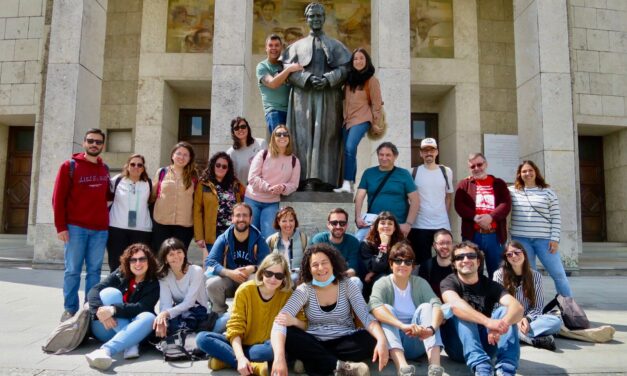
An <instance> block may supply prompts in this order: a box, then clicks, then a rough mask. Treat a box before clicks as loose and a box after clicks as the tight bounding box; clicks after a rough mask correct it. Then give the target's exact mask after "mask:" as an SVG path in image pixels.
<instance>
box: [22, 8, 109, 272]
mask: <svg viewBox="0 0 627 376" xmlns="http://www.w3.org/2000/svg"><path fill="white" fill-rule="evenodd" d="M106 6H107V2H106V1H103V0H57V1H55V2H54V4H53V9H52V25H51V32H50V48H49V50H50V52H49V58H48V74H47V78H46V93H45V104H44V112H43V126H42V128H43V129H42V140H43V142H42V144H41V154H40V155H41V160H40V173H39V181H40V182H42V184H39V185H38V186H37V189H38V191H37V209H36V210H37V216H36V222H35V226H36V235H35V254H34V258H33V262H34V263H42V262H54V261H59V262H60V261H62V260H63V249H62V244H61V242H60V241H58V240H57V236H56V229H55V227H54V217H53V213H52V207H51V201H52V191H53V182H54V181H55V177H56V174H57V171H58V169H59V166H60V165H61V163H63V161H64V160H66V159H68V158H70V156H71V154H72V153H73V152H78V151H80V150H82V147H81V145H82V141H83V136H84V133H85V131H86V130H87V129H89V128H97V127H98V126H99V123H100V93H101V83H102V67H103V56H104V41H105V28H106V17H107V9H106Z"/></svg>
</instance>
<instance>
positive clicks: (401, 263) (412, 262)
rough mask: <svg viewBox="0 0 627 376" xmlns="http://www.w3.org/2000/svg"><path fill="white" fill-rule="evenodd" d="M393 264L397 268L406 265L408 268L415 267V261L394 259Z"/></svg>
mask: <svg viewBox="0 0 627 376" xmlns="http://www.w3.org/2000/svg"><path fill="white" fill-rule="evenodd" d="M392 262H393V263H394V265H397V266H401V265H403V264H405V265H406V266H412V265H414V259H400V258H397V259H392Z"/></svg>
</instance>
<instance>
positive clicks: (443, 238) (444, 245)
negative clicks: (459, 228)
mask: <svg viewBox="0 0 627 376" xmlns="http://www.w3.org/2000/svg"><path fill="white" fill-rule="evenodd" d="M433 248H434V249H435V256H433V257H432V258H430V259H427V260H425V261H423V262H422V263H421V264H420V266H419V267H418V269H417V271H414V274H418V276H419V277H422V278H424V279H425V280H426V281H427V282H429V285H431V288H432V289H433V292H435V294H436V295H437V296H438V298H440V299H442V292H441V291H440V282H442V280H443V279H444V278H446V277H448V275H449V274H452V273H453V268H452V267H451V250H452V249H453V234H451V232H450V231H449V230H446V229H441V230H438V231H437V232H436V233H435V235H433Z"/></svg>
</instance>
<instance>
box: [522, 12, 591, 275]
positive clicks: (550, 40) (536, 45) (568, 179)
mask: <svg viewBox="0 0 627 376" xmlns="http://www.w3.org/2000/svg"><path fill="white" fill-rule="evenodd" d="M514 37H515V42H516V92H517V98H518V99H517V101H518V135H519V137H520V154H521V155H520V156H521V158H522V159H531V160H533V161H535V162H536V163H537V164H538V166H539V167H540V169H541V170H542V172H543V173H544V176H545V178H546V180H547V181H548V182H549V183H550V184H551V187H552V188H553V189H554V190H555V191H556V192H557V194H558V196H559V200H560V209H561V214H562V234H561V242H560V253H561V256H562V260H563V261H564V264H565V265H566V266H567V267H571V268H576V267H577V265H578V252H579V249H580V248H581V236H580V232H579V231H578V225H577V224H578V218H579V217H580V216H579V210H578V209H577V205H578V202H579V198H578V171H577V169H578V164H577V157H576V153H575V145H576V144H575V140H576V137H577V134H576V130H575V128H574V124H573V106H572V93H571V74H570V55H569V48H568V19H567V2H566V0H554V1H540V0H533V1H529V0H515V1H514Z"/></svg>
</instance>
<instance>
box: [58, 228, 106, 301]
mask: <svg viewBox="0 0 627 376" xmlns="http://www.w3.org/2000/svg"><path fill="white" fill-rule="evenodd" d="M68 234H69V236H70V240H69V241H68V242H67V243H65V252H64V257H65V272H64V274H63V300H64V301H63V307H65V310H66V311H68V312H70V313H76V311H78V306H79V304H78V289H79V287H80V285H81V271H82V269H83V263H85V268H86V269H87V276H86V277H85V300H87V292H89V290H91V288H92V287H94V285H96V284H97V283H98V282H100V270H101V268H102V260H103V258H104V251H105V246H106V245H107V238H108V237H109V231H108V230H102V231H98V230H89V229H86V228H82V227H79V226H74V225H68Z"/></svg>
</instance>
